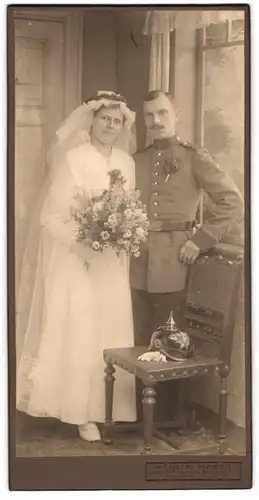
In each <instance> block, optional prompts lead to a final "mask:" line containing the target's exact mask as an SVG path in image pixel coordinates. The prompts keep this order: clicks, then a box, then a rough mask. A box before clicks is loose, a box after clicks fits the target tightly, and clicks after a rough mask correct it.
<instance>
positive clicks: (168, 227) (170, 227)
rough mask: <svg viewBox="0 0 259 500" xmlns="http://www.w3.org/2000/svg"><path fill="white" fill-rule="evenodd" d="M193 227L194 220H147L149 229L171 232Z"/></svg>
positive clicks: (188, 229) (187, 229)
mask: <svg viewBox="0 0 259 500" xmlns="http://www.w3.org/2000/svg"><path fill="white" fill-rule="evenodd" d="M194 227H195V221H193V220H192V221H187V222H170V221H160V220H154V221H149V228H148V229H149V231H157V232H159V231H160V232H164V233H166V232H168V233H169V232H171V231H190V230H191V229H193V228H194Z"/></svg>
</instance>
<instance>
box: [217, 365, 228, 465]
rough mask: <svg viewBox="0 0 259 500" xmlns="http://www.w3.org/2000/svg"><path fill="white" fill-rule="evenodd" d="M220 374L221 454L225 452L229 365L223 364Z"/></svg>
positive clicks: (219, 435)
mask: <svg viewBox="0 0 259 500" xmlns="http://www.w3.org/2000/svg"><path fill="white" fill-rule="evenodd" d="M219 374H220V389H219V432H218V439H219V453H220V454H221V455H223V454H224V453H225V452H226V438H227V398H228V389H227V377H228V374H229V367H228V366H225V367H224V368H222V369H221V370H220V372H219Z"/></svg>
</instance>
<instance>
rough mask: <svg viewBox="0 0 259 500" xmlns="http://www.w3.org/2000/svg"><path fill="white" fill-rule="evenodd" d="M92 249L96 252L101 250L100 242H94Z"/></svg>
mask: <svg viewBox="0 0 259 500" xmlns="http://www.w3.org/2000/svg"><path fill="white" fill-rule="evenodd" d="M92 248H93V249H94V250H99V249H100V243H99V242H98V241H94V242H93V243H92Z"/></svg>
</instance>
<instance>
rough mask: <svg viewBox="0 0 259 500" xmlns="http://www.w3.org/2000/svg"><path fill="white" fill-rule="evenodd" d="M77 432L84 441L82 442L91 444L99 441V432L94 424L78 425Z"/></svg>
mask: <svg viewBox="0 0 259 500" xmlns="http://www.w3.org/2000/svg"><path fill="white" fill-rule="evenodd" d="M78 431H79V435H80V437H81V438H82V439H84V441H89V442H91V443H93V442H95V441H101V435H100V432H99V430H98V427H97V425H96V424H95V423H94V422H88V423H87V424H84V425H79V426H78Z"/></svg>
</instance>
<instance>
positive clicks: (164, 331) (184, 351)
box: [148, 311, 194, 361]
mask: <svg viewBox="0 0 259 500" xmlns="http://www.w3.org/2000/svg"><path fill="white" fill-rule="evenodd" d="M148 350H149V351H159V352H161V354H164V355H165V356H166V358H168V359H170V360H172V361H183V360H184V359H186V358H189V357H191V356H192V355H193V352H194V345H193V343H192V340H191V338H190V337H189V335H188V333H187V332H184V331H182V330H179V329H178V328H177V327H176V324H175V321H174V318H173V313H172V311H171V312H170V316H169V318H168V320H167V321H166V323H165V324H164V325H163V326H159V327H158V328H157V330H156V331H155V332H154V333H153V334H152V336H151V340H150V345H149V348H148Z"/></svg>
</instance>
